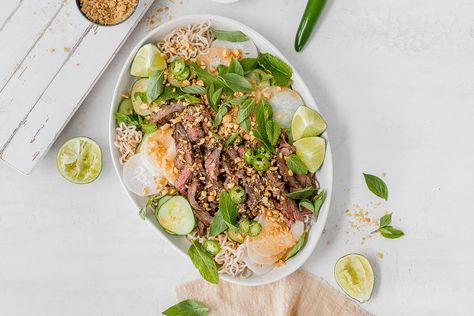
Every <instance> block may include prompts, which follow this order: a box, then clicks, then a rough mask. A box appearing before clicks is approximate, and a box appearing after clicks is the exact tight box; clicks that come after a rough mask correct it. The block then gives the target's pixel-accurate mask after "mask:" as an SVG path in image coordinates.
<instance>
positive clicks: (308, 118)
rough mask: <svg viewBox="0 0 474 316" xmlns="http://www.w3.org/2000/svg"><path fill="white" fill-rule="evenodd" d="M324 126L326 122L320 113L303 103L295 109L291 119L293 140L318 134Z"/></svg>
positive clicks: (324, 128)
mask: <svg viewBox="0 0 474 316" xmlns="http://www.w3.org/2000/svg"><path fill="white" fill-rule="evenodd" d="M326 127H327V125H326V122H325V121H324V119H323V118H322V117H321V115H319V113H318V112H316V111H313V110H311V109H310V108H308V107H307V106H304V105H302V106H300V107H299V108H298V109H297V110H296V112H295V115H294V116H293V120H292V121H291V133H292V135H293V139H294V140H298V139H300V138H303V137H311V136H319V135H321V134H322V133H323V132H324V131H325V130H326Z"/></svg>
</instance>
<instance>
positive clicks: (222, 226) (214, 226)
mask: <svg viewBox="0 0 474 316" xmlns="http://www.w3.org/2000/svg"><path fill="white" fill-rule="evenodd" d="M226 229H227V225H226V223H225V222H224V219H223V218H222V215H221V213H220V212H219V211H217V212H216V214H214V217H213V218H212V221H211V225H210V226H209V237H215V236H217V235H219V234H220V233H222V232H223V231H225V230H226Z"/></svg>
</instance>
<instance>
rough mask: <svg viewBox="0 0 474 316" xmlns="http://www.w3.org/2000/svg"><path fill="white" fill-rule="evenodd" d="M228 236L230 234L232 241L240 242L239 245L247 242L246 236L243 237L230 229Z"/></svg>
mask: <svg viewBox="0 0 474 316" xmlns="http://www.w3.org/2000/svg"><path fill="white" fill-rule="evenodd" d="M227 234H228V236H229V238H230V240H232V241H235V242H238V243H239V244H241V243H243V242H244V240H245V237H244V235H242V234H241V233H239V232H237V231H234V230H233V229H231V228H229V229H228V231H227Z"/></svg>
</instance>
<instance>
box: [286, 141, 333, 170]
mask: <svg viewBox="0 0 474 316" xmlns="http://www.w3.org/2000/svg"><path fill="white" fill-rule="evenodd" d="M293 137H294V135H293ZM293 145H294V146H295V148H296V155H297V156H298V157H299V158H300V159H301V161H303V163H304V164H305V165H306V167H307V168H308V170H309V171H310V172H316V171H317V170H318V169H319V168H320V167H321V165H322V164H323V161H324V156H325V153H326V141H325V140H324V138H321V137H305V138H302V139H300V140H297V141H296V142H294V143H293Z"/></svg>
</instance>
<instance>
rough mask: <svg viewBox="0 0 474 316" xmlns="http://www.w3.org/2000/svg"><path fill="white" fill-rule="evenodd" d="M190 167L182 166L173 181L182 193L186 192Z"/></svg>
mask: <svg viewBox="0 0 474 316" xmlns="http://www.w3.org/2000/svg"><path fill="white" fill-rule="evenodd" d="M191 175H192V172H191V169H189V168H184V169H183V170H181V172H180V173H179V176H178V178H177V179H176V182H175V183H174V186H175V187H176V189H177V190H178V192H179V193H180V194H182V195H185V194H186V190H187V189H186V184H187V183H188V181H189V179H191Z"/></svg>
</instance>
